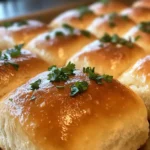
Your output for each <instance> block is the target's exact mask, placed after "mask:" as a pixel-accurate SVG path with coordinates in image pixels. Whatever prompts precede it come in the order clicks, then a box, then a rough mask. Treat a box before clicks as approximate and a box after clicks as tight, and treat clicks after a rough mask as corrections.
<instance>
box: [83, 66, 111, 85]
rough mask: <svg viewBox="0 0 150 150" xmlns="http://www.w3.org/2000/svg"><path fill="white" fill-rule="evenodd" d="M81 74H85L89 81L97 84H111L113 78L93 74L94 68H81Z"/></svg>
mask: <svg viewBox="0 0 150 150" xmlns="http://www.w3.org/2000/svg"><path fill="white" fill-rule="evenodd" d="M83 72H84V73H87V74H88V76H89V78H90V79H91V80H94V81H96V83H97V84H103V81H105V82H112V79H113V76H110V75H105V74H104V75H99V74H97V73H95V68H91V67H87V68H83Z"/></svg>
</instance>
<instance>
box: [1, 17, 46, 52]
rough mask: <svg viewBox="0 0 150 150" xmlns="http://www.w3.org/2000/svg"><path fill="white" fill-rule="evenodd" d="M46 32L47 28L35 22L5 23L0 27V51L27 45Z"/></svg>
mask: <svg viewBox="0 0 150 150" xmlns="http://www.w3.org/2000/svg"><path fill="white" fill-rule="evenodd" d="M46 30H48V28H47V26H46V25H44V24H43V23H41V22H39V21H36V20H28V21H20V22H15V23H11V22H6V23H4V24H3V26H0V50H4V49H6V48H10V47H13V46H14V45H16V44H22V43H27V42H28V41H30V40H31V39H32V38H34V37H35V36H37V35H38V34H40V33H42V32H44V31H46Z"/></svg>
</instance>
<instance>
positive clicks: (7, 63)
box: [4, 62, 19, 71]
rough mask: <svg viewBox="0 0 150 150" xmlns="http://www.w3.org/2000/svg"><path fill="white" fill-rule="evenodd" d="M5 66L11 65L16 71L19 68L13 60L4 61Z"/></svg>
mask: <svg viewBox="0 0 150 150" xmlns="http://www.w3.org/2000/svg"><path fill="white" fill-rule="evenodd" d="M4 64H5V65H6V66H8V65H11V66H12V67H13V68H14V69H15V70H16V71H18V69H19V65H18V64H16V63H13V62H5V63H4Z"/></svg>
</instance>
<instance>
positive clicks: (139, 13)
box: [121, 7, 150, 23]
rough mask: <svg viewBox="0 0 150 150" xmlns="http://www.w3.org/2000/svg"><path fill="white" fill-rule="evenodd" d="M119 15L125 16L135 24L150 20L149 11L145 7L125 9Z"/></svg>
mask: <svg viewBox="0 0 150 150" xmlns="http://www.w3.org/2000/svg"><path fill="white" fill-rule="evenodd" d="M121 13H122V14H123V15H127V16H128V17H129V18H130V19H131V20H133V21H134V22H136V23H140V22H142V21H148V20H150V9H149V8H146V7H132V8H128V9H125V10H124V11H122V12H121Z"/></svg>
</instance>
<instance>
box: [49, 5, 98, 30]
mask: <svg viewBox="0 0 150 150" xmlns="http://www.w3.org/2000/svg"><path fill="white" fill-rule="evenodd" d="M95 18H96V15H95V14H94V13H93V11H92V10H90V9H89V8H88V7H87V6H82V7H80V8H77V9H73V10H68V11H66V12H64V13H62V14H60V15H59V16H57V17H56V18H55V19H54V20H52V22H51V23H50V24H49V27H50V28H57V27H60V26H62V24H64V23H67V24H69V25H71V26H73V27H74V28H79V29H86V28H87V27H88V26H89V25H90V23H91V22H92V21H93V20H94V19H95Z"/></svg>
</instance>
